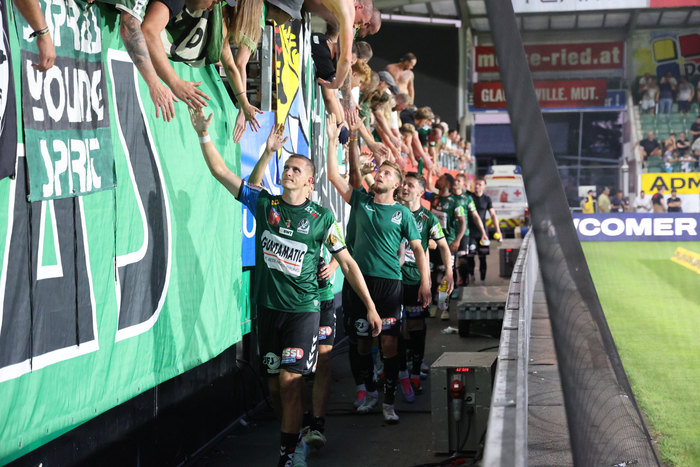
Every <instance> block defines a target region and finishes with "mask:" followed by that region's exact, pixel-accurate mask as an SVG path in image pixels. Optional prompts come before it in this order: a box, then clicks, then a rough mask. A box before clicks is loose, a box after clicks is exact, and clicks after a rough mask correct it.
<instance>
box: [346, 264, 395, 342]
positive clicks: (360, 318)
mask: <svg viewBox="0 0 700 467" xmlns="http://www.w3.org/2000/svg"><path fill="white" fill-rule="evenodd" d="M365 283H366V284H367V289H368V290H369V295H370V297H372V301H373V302H374V306H375V307H376V309H377V313H379V317H380V318H381V319H382V334H384V335H389V336H398V335H399V333H400V332H401V302H402V300H403V283H402V282H401V281H400V280H398V279H383V278H381V277H371V276H365ZM348 295H349V297H348V298H349V302H350V304H349V305H350V307H349V308H350V309H349V310H348V311H347V313H348V315H349V318H350V323H352V324H353V326H349V329H348V331H350V332H349V333H348V336H350V338H351V339H353V341H355V342H356V340H357V338H358V337H372V330H371V329H370V327H369V323H368V322H367V308H366V307H365V304H364V303H362V299H361V298H360V296H359V295H357V294H356V293H355V291H354V290H353V289H352V288H350V291H349V294H348Z"/></svg>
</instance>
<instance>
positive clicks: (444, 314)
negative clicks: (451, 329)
mask: <svg viewBox="0 0 700 467" xmlns="http://www.w3.org/2000/svg"><path fill="white" fill-rule="evenodd" d="M440 319H441V320H443V321H447V320H448V319H450V312H449V310H442V314H441V315H440Z"/></svg>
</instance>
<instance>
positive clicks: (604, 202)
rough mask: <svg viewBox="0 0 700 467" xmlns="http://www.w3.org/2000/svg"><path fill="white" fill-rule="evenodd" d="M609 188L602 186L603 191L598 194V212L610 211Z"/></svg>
mask: <svg viewBox="0 0 700 467" xmlns="http://www.w3.org/2000/svg"><path fill="white" fill-rule="evenodd" d="M609 196H610V188H608V187H605V188H603V193H601V194H600V196H598V212H610V197H609Z"/></svg>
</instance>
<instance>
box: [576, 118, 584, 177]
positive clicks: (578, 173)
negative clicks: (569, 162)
mask: <svg viewBox="0 0 700 467" xmlns="http://www.w3.org/2000/svg"><path fill="white" fill-rule="evenodd" d="M582 147H583V112H579V122H578V162H577V165H578V167H577V168H576V187H577V188H578V187H580V186H581V148H582Z"/></svg>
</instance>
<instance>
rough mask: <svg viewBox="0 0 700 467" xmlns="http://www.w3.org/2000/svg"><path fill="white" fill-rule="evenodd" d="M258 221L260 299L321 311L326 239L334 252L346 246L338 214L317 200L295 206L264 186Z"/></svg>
mask: <svg viewBox="0 0 700 467" xmlns="http://www.w3.org/2000/svg"><path fill="white" fill-rule="evenodd" d="M244 187H246V188H247V187H248V185H244ZM239 196H240V195H239ZM243 196H247V194H244V195H243ZM255 222H256V224H257V232H256V234H255V235H256V249H255V264H256V270H255V298H256V301H255V303H256V304H257V305H262V306H265V307H267V308H272V309H274V310H278V311H286V312H293V313H300V312H317V311H319V310H320V300H321V298H320V296H319V290H318V276H317V274H316V272H317V270H318V258H319V254H320V253H321V244H325V246H326V247H327V248H328V251H329V252H330V253H337V252H339V251H341V250H343V249H344V248H345V243H344V242H343V236H342V234H341V233H340V228H339V227H338V224H337V223H336V221H335V218H334V217H333V214H332V213H331V212H330V211H329V210H328V209H325V208H323V207H321V206H319V205H318V204H316V203H314V202H311V201H307V202H305V203H304V204H301V205H299V206H291V205H289V204H287V203H285V202H284V200H282V197H281V196H273V195H271V194H270V193H268V192H267V191H264V190H262V191H260V192H259V194H258V196H257V205H256V213H255Z"/></svg>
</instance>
